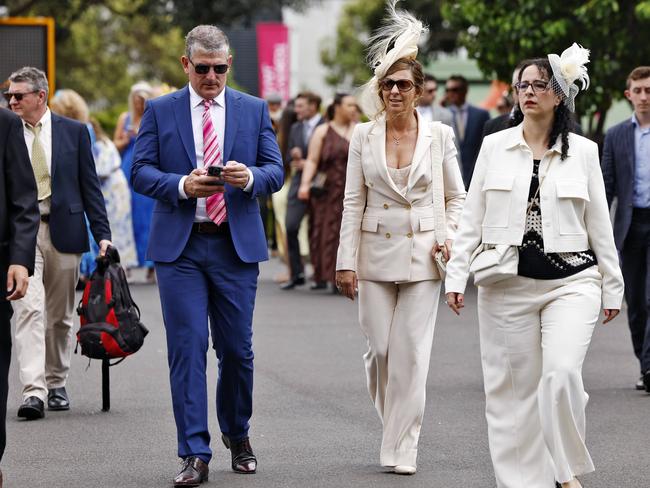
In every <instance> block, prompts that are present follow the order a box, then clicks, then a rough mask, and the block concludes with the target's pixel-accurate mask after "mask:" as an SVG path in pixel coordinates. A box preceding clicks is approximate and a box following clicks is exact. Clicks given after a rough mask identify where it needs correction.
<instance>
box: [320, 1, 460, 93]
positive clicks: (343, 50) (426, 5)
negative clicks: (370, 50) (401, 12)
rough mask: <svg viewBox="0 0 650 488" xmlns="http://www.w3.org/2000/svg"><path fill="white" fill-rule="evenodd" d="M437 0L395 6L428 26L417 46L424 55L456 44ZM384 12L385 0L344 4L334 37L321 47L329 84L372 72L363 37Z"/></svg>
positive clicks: (355, 81)
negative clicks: (420, 42)
mask: <svg viewBox="0 0 650 488" xmlns="http://www.w3.org/2000/svg"><path fill="white" fill-rule="evenodd" d="M441 4H442V2H441V1H440V0H433V1H432V0H405V1H402V2H399V3H398V4H397V7H398V8H401V9H405V10H408V11H409V12H411V13H413V14H414V15H415V16H416V17H417V18H418V19H420V20H422V22H423V23H424V24H426V25H427V26H429V34H428V36H427V37H426V40H425V42H424V44H423V45H422V46H421V47H420V55H421V57H423V58H429V57H431V56H434V55H435V53H437V52H439V51H445V52H449V51H452V50H453V49H454V48H455V47H456V37H457V33H456V31H455V30H453V29H452V28H450V26H449V24H448V22H446V21H445V20H444V19H443V17H442V14H441ZM385 12H386V0H353V1H351V2H350V3H348V4H346V6H345V7H344V9H343V13H342V16H341V19H340V21H339V24H338V26H337V30H336V39H335V40H334V41H332V40H327V41H326V45H325V46H324V47H323V49H322V50H321V61H322V62H323V64H324V65H325V66H326V67H327V68H328V71H329V73H328V76H327V82H328V83H329V84H330V85H333V86H338V85H359V84H361V83H364V82H365V81H367V80H368V78H369V77H370V75H371V73H370V70H369V69H368V67H367V66H366V64H365V54H366V41H367V40H368V38H369V37H370V35H371V33H372V32H373V31H374V30H375V29H377V28H378V27H379V26H380V25H381V20H382V19H383V18H384V16H385Z"/></svg>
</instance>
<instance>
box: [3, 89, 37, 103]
mask: <svg viewBox="0 0 650 488" xmlns="http://www.w3.org/2000/svg"><path fill="white" fill-rule="evenodd" d="M39 91H40V90H34V91H30V92H24V93H14V92H4V93H3V94H2V95H3V96H4V97H5V100H7V103H8V102H11V99H12V97H13V98H15V99H16V101H17V102H20V101H21V100H22V99H23V97H24V96H25V95H29V94H30V93H38V92H39Z"/></svg>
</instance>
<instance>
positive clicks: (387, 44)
mask: <svg viewBox="0 0 650 488" xmlns="http://www.w3.org/2000/svg"><path fill="white" fill-rule="evenodd" d="M397 2H399V0H389V1H388V6H387V16H386V18H385V19H384V20H383V22H382V25H381V27H380V28H379V29H377V31H376V32H375V33H374V34H373V35H372V37H371V38H370V39H369V40H368V46H369V47H368V56H367V58H366V61H367V63H368V65H369V66H370V69H372V70H373V73H374V76H373V77H372V78H371V79H370V81H368V83H366V84H365V85H363V86H361V87H360V88H359V89H358V92H357V100H358V102H359V105H360V107H361V109H362V110H363V111H364V113H365V114H366V115H367V116H368V117H369V118H371V119H375V118H377V117H378V116H379V115H380V114H381V112H382V111H383V108H384V106H383V104H382V103H381V99H380V98H379V80H381V79H382V78H383V77H385V76H386V72H387V71H388V68H390V67H391V66H392V65H393V64H394V63H395V61H397V60H398V59H402V58H410V59H415V57H416V56H417V54H418V43H419V41H420V36H421V35H422V34H424V33H425V32H427V28H426V27H425V26H424V25H423V24H422V22H420V21H419V20H418V19H416V18H415V17H414V16H413V15H411V14H410V13H409V12H407V11H406V10H401V9H400V10H398V9H396V8H395V6H396V4H397Z"/></svg>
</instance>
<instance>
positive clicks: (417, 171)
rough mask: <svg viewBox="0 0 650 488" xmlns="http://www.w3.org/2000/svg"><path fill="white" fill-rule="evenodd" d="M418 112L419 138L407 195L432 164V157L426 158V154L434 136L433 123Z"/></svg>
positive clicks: (416, 143)
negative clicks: (432, 132) (432, 131)
mask: <svg viewBox="0 0 650 488" xmlns="http://www.w3.org/2000/svg"><path fill="white" fill-rule="evenodd" d="M416 114H417V115H416V116H417V118H418V138H417V141H416V142H415V150H414V151H413V161H412V162H411V171H410V173H409V181H408V186H407V187H406V194H407V195H408V193H409V192H410V191H411V189H412V188H413V186H414V185H415V183H416V182H417V181H418V179H420V177H421V176H422V175H423V174H424V173H426V171H427V169H428V168H429V167H430V166H431V157H428V158H425V156H426V155H429V148H430V147H431V139H432V137H433V135H432V134H431V124H429V123H428V122H427V121H426V120H424V119H423V118H422V117H421V116H420V114H419V113H418V112H416Z"/></svg>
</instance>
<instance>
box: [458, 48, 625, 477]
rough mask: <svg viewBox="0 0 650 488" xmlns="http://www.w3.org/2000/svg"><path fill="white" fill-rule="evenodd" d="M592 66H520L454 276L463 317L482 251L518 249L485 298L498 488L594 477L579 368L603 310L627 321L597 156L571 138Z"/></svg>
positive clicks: (465, 219)
mask: <svg viewBox="0 0 650 488" xmlns="http://www.w3.org/2000/svg"><path fill="white" fill-rule="evenodd" d="M588 55H589V52H588V51H587V50H585V49H583V48H580V47H579V46H578V45H577V44H574V45H573V46H572V47H571V48H569V49H568V50H567V51H565V52H564V53H563V54H562V57H558V56H556V55H549V57H548V59H546V58H541V59H534V60H531V61H528V62H527V63H526V64H524V66H523V68H522V70H521V71H520V74H519V82H518V83H517V84H516V88H517V90H518V94H519V104H520V107H521V109H520V111H518V113H517V115H516V116H515V124H518V125H516V126H515V127H511V128H510V129H507V130H504V131H502V132H498V133H496V134H493V135H491V136H488V137H486V138H485V140H484V141H483V146H482V148H481V152H480V154H479V157H478V161H477V164H476V169H475V172H474V175H473V178H472V183H471V185H470V188H469V192H468V195H467V201H466V204H465V208H464V209H463V213H462V216H461V219H460V224H459V227H458V232H457V235H456V241H455V245H454V255H453V257H452V258H451V261H450V262H449V264H448V267H447V277H446V282H445V285H446V291H447V303H448V304H449V306H450V307H451V308H452V309H453V310H454V311H455V312H456V313H458V312H459V310H460V308H462V306H463V293H464V290H465V285H466V281H467V278H468V275H469V268H470V256H471V255H472V253H473V252H474V251H475V250H476V249H477V248H479V245H482V244H488V245H498V244H505V245H512V246H517V251H518V252H517V253H513V255H514V254H516V255H517V256H518V264H517V270H518V271H517V275H516V276H514V277H510V278H506V279H502V280H500V281H498V282H496V283H493V284H489V285H485V286H479V290H478V314H479V327H480V339H481V358H482V365H483V377H484V384H485V395H486V418H487V423H488V435H489V444H490V453H491V456H492V462H493V465H494V471H495V475H496V481H497V487H498V488H524V487H525V488H552V487H553V486H554V484H555V485H556V486H562V487H563V488H577V487H580V486H581V485H580V482H579V481H578V480H577V479H576V478H575V477H576V476H579V475H581V474H585V473H588V472H591V471H593V470H594V466H593V463H592V460H591V457H590V455H589V452H588V450H587V447H586V445H585V407H586V404H587V399H588V395H587V394H586V393H585V391H584V386H583V382H582V364H583V361H584V358H585V355H586V353H587V349H588V347H589V342H590V341H591V336H592V333H593V330H594V326H595V324H596V322H597V320H598V315H599V311H600V308H601V306H602V307H603V308H604V313H605V317H606V318H605V322H608V321H610V320H611V319H613V318H614V317H615V316H616V315H617V314H618V312H619V309H620V307H621V301H622V298H623V279H622V276H621V271H620V269H619V264H618V257H617V253H616V247H615V246H614V238H613V233H612V227H611V224H610V219H609V212H608V208H607V200H606V197H605V187H604V184H603V177H602V173H601V170H600V165H599V158H598V148H597V146H596V144H595V143H593V142H591V141H589V140H588V139H586V138H584V137H580V136H578V135H576V134H573V133H569V127H570V124H571V119H570V111H571V110H572V109H573V97H575V94H576V93H577V92H578V87H577V85H576V84H575V81H576V80H579V81H583V80H584V81H583V87H584V86H585V85H586V84H588V77H587V74H586V68H585V67H584V63H586V62H587V61H588ZM571 74H574V75H575V77H571V76H570V75H571ZM522 121H523V122H522Z"/></svg>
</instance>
